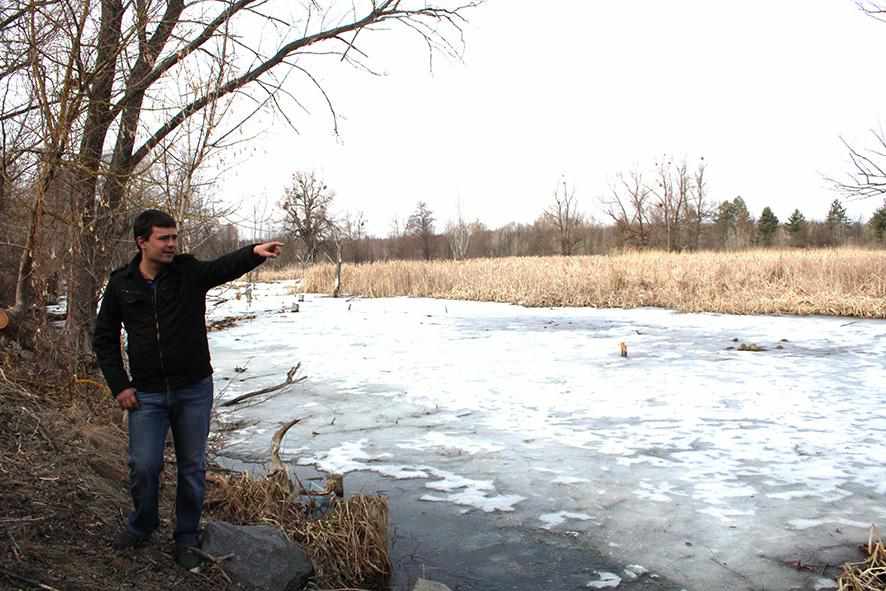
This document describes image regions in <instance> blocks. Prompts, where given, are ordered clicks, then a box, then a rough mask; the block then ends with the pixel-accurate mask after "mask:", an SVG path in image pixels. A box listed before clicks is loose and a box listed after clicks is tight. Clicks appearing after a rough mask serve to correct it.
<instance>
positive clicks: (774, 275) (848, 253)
mask: <svg viewBox="0 0 886 591" xmlns="http://www.w3.org/2000/svg"><path fill="white" fill-rule="evenodd" d="M334 286H335V267H334V266H333V265H317V266H314V267H311V268H309V269H307V270H306V272H305V289H306V291H309V292H319V293H331V292H332V290H333V288H334ZM342 291H343V293H347V294H350V295H360V296H366V297H386V296H404V295H405V296H415V297H433V298H452V299H462V300H476V301H492V302H507V303H512V304H520V305H525V306H588V307H595V308H635V307H642V306H657V307H662V308H670V309H674V310H680V311H683V312H720V313H729V314H804V315H805V314H824V315H834V316H855V317H860V318H886V254H884V253H883V252H882V251H875V250H862V249H852V248H845V249H827V250H824V249H822V250H749V251H740V252H702V253H665V252H637V253H626V254H621V255H611V256H571V257H514V258H498V259H469V260H466V261H433V262H423V261H391V262H385V263H372V264H365V265H346V266H345V267H344V268H343V269H342Z"/></svg>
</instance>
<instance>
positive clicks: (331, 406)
mask: <svg viewBox="0 0 886 591" xmlns="http://www.w3.org/2000/svg"><path fill="white" fill-rule="evenodd" d="M291 288H292V286H291V285H289V284H285V283H284V284H279V283H278V284H270V285H261V284H260V285H258V286H257V287H256V290H255V299H254V300H253V302H252V304H251V305H250V304H249V303H248V302H247V301H246V300H245V298H241V299H240V300H234V299H231V300H229V301H226V302H224V303H221V304H219V305H216V306H211V307H210V308H211V314H212V315H213V316H214V317H223V316H229V315H237V314H242V313H246V312H251V313H255V314H256V318H255V319H254V320H251V321H248V322H243V323H240V324H238V325H236V326H234V327H232V328H229V329H227V330H224V331H221V332H213V333H211V335H210V339H211V347H212V352H213V363H214V366H215V368H216V385H217V391H220V392H223V394H222V397H223V398H226V399H227V398H231V397H233V396H236V395H239V394H242V393H245V392H248V391H250V390H253V389H257V388H261V387H264V386H269V385H273V384H276V383H279V382H280V381H281V380H282V378H283V376H284V375H285V373H286V370H287V369H288V368H289V367H291V366H292V365H294V364H295V363H296V362H301V363H302V368H303V372H302V373H304V374H307V375H308V376H309V379H308V380H307V381H306V382H304V383H302V384H299V385H297V386H294V387H293V388H291V390H290V391H289V392H287V393H284V394H281V395H279V396H277V397H276V398H273V399H272V400H270V401H268V402H267V403H265V404H263V405H260V406H257V407H254V408H251V409H246V410H242V411H238V412H239V414H240V415H242V418H246V419H249V420H257V421H259V425H260V430H259V428H254V429H252V430H248V431H244V432H243V433H241V434H237V435H235V436H234V438H233V439H232V440H229V442H228V447H227V448H226V453H231V454H239V455H243V456H250V455H251V456H253V457H255V458H266V457H267V449H268V447H269V445H270V437H271V433H272V432H273V430H274V429H275V428H276V426H277V424H278V423H280V422H282V421H284V420H287V419H290V418H294V417H296V416H301V417H306V418H305V420H304V421H303V422H302V423H301V424H300V425H298V426H297V427H296V428H294V429H293V430H292V431H291V432H290V433H289V434H288V435H287V438H286V444H287V445H285V446H284V456H285V457H286V458H288V459H289V460H291V461H295V462H298V463H300V464H311V465H316V466H317V467H319V468H320V469H322V470H328V471H337V472H348V471H371V472H375V473H377V474H381V475H384V476H386V477H389V478H392V479H420V480H422V481H424V482H425V486H424V487H423V488H424V489H425V491H424V492H422V493H420V494H418V495H417V498H416V499H415V500H418V499H422V500H426V501H434V502H445V503H452V504H456V505H459V506H461V507H465V508H467V510H468V513H470V510H471V509H475V510H481V511H487V512H490V511H491V512H507V513H508V515H509V516H510V517H509V519H510V520H511V521H510V522H512V523H522V524H524V525H525V526H526V527H536V528H539V527H542V528H543V527H546V524H548V523H549V521H547V520H546V519H551V517H550V516H552V515H562V516H565V517H568V516H570V515H586V516H590V517H591V519H588V520H583V519H580V518H575V517H571V518H570V519H571V521H570V529H576V530H577V531H579V532H580V534H581V536H582V539H583V540H586V541H587V542H588V543H593V544H595V545H597V546H598V547H602V548H618V552H619V554H620V555H622V556H623V557H624V559H625V561H626V563H628V562H631V561H632V560H633V561H635V560H637V559H638V558H642V560H643V562H644V564H645V565H647V567H648V568H651V569H653V570H654V571H655V572H657V573H661V574H662V575H665V576H668V577H670V578H671V579H672V580H675V581H678V582H680V583H681V584H683V585H685V586H687V587H688V588H690V589H695V588H698V589H701V588H734V589H742V588H749V589H750V588H755V589H757V588H764V587H765V588H767V589H782V588H785V589H787V588H790V587H792V586H794V587H797V588H808V589H812V588H813V586H814V585H815V584H816V583H815V577H814V576H812V575H811V574H809V573H804V572H798V571H797V570H796V569H790V568H787V567H785V566H784V559H789V558H796V555H798V554H799V553H801V552H805V553H812V554H814V553H815V552H817V551H818V550H819V549H822V548H825V547H834V546H836V545H839V544H844V545H847V546H851V545H852V544H855V543H858V542H861V541H864V540H866V539H867V531H866V528H867V527H868V526H869V525H870V524H871V523H875V522H878V521H880V522H882V521H883V520H884V519H886V501H884V497H886V462H884V461H883V458H886V436H884V435H886V405H884V404H883V400H884V398H883V396H884V395H883V390H882V389H883V387H884V383H886V380H884V378H886V372H884V359H886V356H884V354H886V338H884V337H886V322H883V321H858V320H856V321H852V322H851V323H850V322H849V321H847V319H845V318H823V317H771V316H728V315H718V314H679V313H674V312H671V311H667V310H659V309H638V310H594V309H559V308H558V309H545V308H534V309H528V308H523V307H519V306H510V305H504V304H494V303H477V302H458V301H443V300H429V299H408V298H387V299H352V300H344V299H331V298H326V297H320V296H314V295H310V294H309V295H308V296H307V298H306V301H304V302H303V303H300V311H299V312H298V313H294V312H292V311H291V310H292V304H293V303H294V302H295V297H296V296H295V295H294V294H292V293H289V291H291ZM231 293H232V292H231V291H229V292H227V296H230V295H231ZM621 341H624V342H626V343H627V344H628V350H629V352H630V357H628V358H626V359H625V358H621V357H620V356H619V354H618V343H619V342H621ZM741 342H753V343H757V344H760V345H762V346H764V347H766V348H767V351H765V352H740V351H737V350H735V348H736V347H737V345H738V344H740V343H741ZM778 347H781V348H778ZM237 366H239V367H244V366H245V367H246V368H247V371H245V372H243V373H237V372H234V367H237ZM226 378H227V379H226ZM464 519H466V520H470V519H471V517H470V515H469V514H468V515H466V516H465V517H464ZM552 527H553V526H552ZM613 552H614V550H613ZM714 554H717V555H718V556H721V558H723V561H724V562H728V569H726V568H724V567H723V566H722V565H721V564H720V563H718V562H717V561H714V560H712V559H711V556H712V555H714ZM733 573H739V574H740V575H734V574H733ZM730 577H732V578H730ZM597 582H602V581H597ZM724 585H725V586H724Z"/></svg>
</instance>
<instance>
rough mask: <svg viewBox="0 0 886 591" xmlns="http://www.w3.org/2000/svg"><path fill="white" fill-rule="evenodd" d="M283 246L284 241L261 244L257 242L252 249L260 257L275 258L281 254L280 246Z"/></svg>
mask: <svg viewBox="0 0 886 591" xmlns="http://www.w3.org/2000/svg"><path fill="white" fill-rule="evenodd" d="M282 246H283V243H282V242H274V241H272V242H262V243H261V244H256V245H255V247H254V248H253V249H252V252H254V253H255V254H257V255H258V256H260V257H265V258H270V259H274V258H277V255H279V254H280V248H281V247H282Z"/></svg>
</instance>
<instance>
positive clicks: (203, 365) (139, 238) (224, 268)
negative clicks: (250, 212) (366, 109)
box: [93, 209, 282, 569]
mask: <svg viewBox="0 0 886 591" xmlns="http://www.w3.org/2000/svg"><path fill="white" fill-rule="evenodd" d="M133 234H134V236H135V242H136V245H137V247H138V250H139V252H138V254H137V255H135V257H134V258H133V259H132V261H131V262H130V263H129V264H128V265H125V266H123V267H120V268H119V269H117V270H115V271H114V272H112V273H111V277H110V280H109V281H108V286H107V287H106V288H105V293H104V296H103V298H102V303H101V308H100V309H99V313H98V319H97V320H96V325H95V340H94V343H93V346H94V349H95V353H96V357H97V359H98V364H99V366H100V367H101V370H102V373H103V374H104V376H105V380H106V381H107V382H108V386H109V387H110V389H111V393H112V394H113V395H114V397H115V398H116V400H117V403H118V404H119V405H120V407H121V408H123V409H125V410H128V411H129V487H130V492H131V493H132V501H133V505H134V510H133V511H132V512H131V513H130V514H129V519H128V521H127V524H126V528H125V529H124V530H123V531H122V532H121V533H120V534H119V535H118V537H117V538H116V539H115V540H114V543H113V546H114V548H116V549H118V550H122V549H125V548H131V547H135V546H139V545H141V544H143V543H145V542H147V541H148V539H149V538H150V536H151V533H152V532H153V531H154V530H155V529H156V528H157V526H158V525H159V524H160V519H159V515H158V512H157V504H158V495H159V485H160V471H161V469H162V467H163V448H164V445H165V441H166V433H167V431H168V430H169V428H170V427H172V435H173V439H174V441H175V458H176V465H177V468H178V482H177V485H176V499H175V559H176V562H178V564H179V565H181V566H183V567H185V568H188V569H190V568H193V567H194V566H196V565H197V564H199V557H198V555H197V554H196V553H195V552H191V548H194V547H197V546H199V533H198V532H199V524H200V515H201V513H202V512H203V493H204V487H205V473H206V462H205V457H206V440H207V437H208V435H209V417H210V412H211V410H212V396H213V385H212V367H211V365H210V362H209V345H208V342H207V339H206V320H205V314H206V292H207V291H208V290H210V289H212V288H213V287H215V286H217V285H221V284H222V283H226V282H228V281H232V280H234V279H236V278H238V277H240V276H241V275H243V274H245V273H248V272H249V271H251V270H252V269H254V268H256V267H257V266H258V265H260V264H261V263H262V262H264V261H265V259H267V258H274V257H276V256H277V255H278V254H279V253H280V247H281V246H282V243H280V242H265V243H262V244H256V245H252V246H247V247H246V248H242V249H240V250H237V251H234V252H232V253H230V254H227V255H225V256H223V257H221V258H218V259H216V260H214V261H210V262H202V261H198V260H197V259H196V258H194V257H193V256H191V255H188V254H181V255H176V239H177V232H176V223H175V220H174V219H173V218H172V217H171V216H169V215H168V214H166V213H164V212H162V211H158V210H156V209H149V210H147V211H144V212H142V213H141V214H139V216H138V217H137V218H136V219H135V222H134V224H133ZM121 324H122V325H123V326H124V327H125V328H126V335H127V353H128V357H129V371H130V374H131V376H132V378H131V379H130V377H129V376H127V374H126V371H125V369H124V367H123V359H122V355H121V352H120V326H121Z"/></svg>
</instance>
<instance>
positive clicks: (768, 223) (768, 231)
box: [757, 207, 778, 246]
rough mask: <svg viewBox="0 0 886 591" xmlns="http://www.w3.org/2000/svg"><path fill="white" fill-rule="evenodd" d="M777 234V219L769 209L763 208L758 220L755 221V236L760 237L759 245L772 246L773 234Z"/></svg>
mask: <svg viewBox="0 0 886 591" xmlns="http://www.w3.org/2000/svg"><path fill="white" fill-rule="evenodd" d="M776 232H778V218H777V217H776V216H775V214H774V213H772V210H771V209H770V208H769V207H764V208H763V213H761V214H760V219H759V220H758V221H757V234H758V235H759V236H760V244H762V245H763V246H772V243H773V242H774V240H775V233H776Z"/></svg>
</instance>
